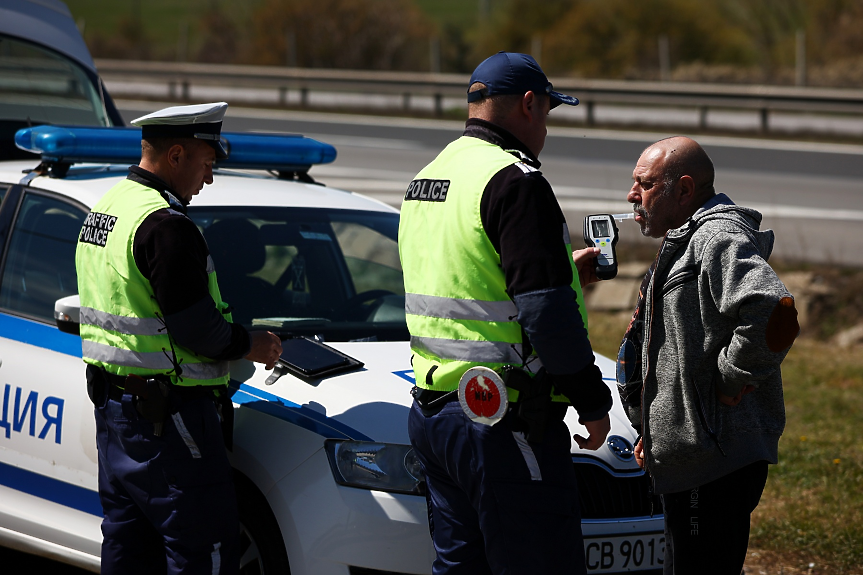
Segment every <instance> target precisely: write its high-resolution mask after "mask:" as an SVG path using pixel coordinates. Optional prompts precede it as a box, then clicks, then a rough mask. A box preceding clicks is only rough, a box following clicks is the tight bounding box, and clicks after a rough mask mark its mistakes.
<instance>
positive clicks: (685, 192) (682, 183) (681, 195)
mask: <svg viewBox="0 0 863 575" xmlns="http://www.w3.org/2000/svg"><path fill="white" fill-rule="evenodd" d="M694 200H695V180H693V179H692V176H681V177H680V179H679V180H677V203H678V205H680V207H686V206H689V205H690V204H691V203H692V202H693V201H694Z"/></svg>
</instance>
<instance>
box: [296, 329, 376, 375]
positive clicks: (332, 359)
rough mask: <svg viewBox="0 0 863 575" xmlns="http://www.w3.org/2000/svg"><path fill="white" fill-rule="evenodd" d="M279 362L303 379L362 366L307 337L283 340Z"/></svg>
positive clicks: (354, 360)
mask: <svg viewBox="0 0 863 575" xmlns="http://www.w3.org/2000/svg"><path fill="white" fill-rule="evenodd" d="M279 363H280V364H281V365H283V366H284V367H285V368H286V369H287V370H288V372H290V373H292V374H294V375H296V376H298V377H301V378H303V379H320V378H322V377H326V376H328V375H334V374H336V373H342V372H345V371H351V370H353V369H360V368H361V367H363V363H362V362H361V361H359V360H356V359H354V358H352V357H351V356H349V355H345V354H343V353H342V352H340V351H338V350H336V349H333V348H332V347H330V346H328V345H326V344H325V343H321V342H319V341H316V340H313V339H309V338H307V337H292V338H289V339H286V340H284V341H283V342H282V355H281V357H280V358H279Z"/></svg>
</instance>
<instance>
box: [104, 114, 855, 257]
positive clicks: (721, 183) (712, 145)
mask: <svg viewBox="0 0 863 575" xmlns="http://www.w3.org/2000/svg"><path fill="white" fill-rule="evenodd" d="M118 104H119V107H120V109H121V110H122V113H123V115H124V117H125V118H126V119H127V120H128V119H132V118H135V117H136V116H138V115H140V114H143V113H146V112H150V111H153V110H154V109H156V108H158V107H159V105H160V104H157V103H152V102H134V101H120V102H119V103H118ZM551 117H552V118H553V117H554V112H553V111H552V116H551ZM462 129H463V125H462V123H461V122H454V121H435V120H421V119H401V118H387V117H376V116H347V115H340V114H327V113H313V112H290V111H279V110H265V109H255V108H242V107H236V106H234V107H231V108H230V109H229V110H228V115H227V117H226V119H225V130H232V131H243V130H254V131H264V132H291V133H302V134H305V135H307V136H310V137H314V138H318V139H320V140H323V141H326V142H329V143H331V144H333V145H334V146H336V148H337V150H338V157H337V158H336V161H335V162H334V163H332V164H328V165H324V166H316V167H314V168H312V171H311V174H312V176H314V177H315V178H316V179H318V180H319V181H322V182H324V183H326V184H327V185H329V186H333V187H338V188H342V189H346V190H350V191H355V192H360V193H364V194H368V195H371V196H374V197H376V198H379V199H381V200H382V201H385V202H387V203H389V204H391V205H394V206H398V205H399V204H400V203H401V198H402V196H403V194H404V190H405V189H406V187H407V184H408V182H410V180H411V179H412V177H413V176H414V175H415V174H416V172H417V171H419V170H420V168H422V167H423V166H424V165H425V164H426V163H428V162H429V161H430V160H431V159H433V158H434V157H435V155H436V154H437V153H438V152H439V151H440V149H442V148H443V147H444V146H445V145H446V144H447V143H448V142H450V141H451V140H453V139H455V138H456V137H458V136H459V135H460V133H461V131H462ZM669 135H674V134H672V133H646V132H625V131H607V130H606V131H602V130H589V129H580V128H556V127H551V128H550V129H549V136H548V140H547V142H546V145H545V149H544V150H543V152H542V154H541V155H540V159H541V160H542V162H543V165H542V170H543V173H544V174H545V175H546V177H547V178H548V179H549V181H550V182H551V183H552V186H553V187H554V189H555V193H556V194H557V196H558V199H559V201H560V203H561V206H562V207H563V209H564V212H565V214H566V217H567V220H568V221H569V224H570V229H571V230H573V233H574V234H575V233H577V230H580V229H581V221H582V219H583V217H584V216H585V215H586V214H588V213H599V212H611V213H620V212H624V211H630V210H631V207H630V206H629V205H628V204H627V203H626V192H627V191H628V189H629V187H630V185H631V182H632V168H633V167H634V166H635V162H636V160H637V159H638V156H639V154H640V153H641V151H642V150H643V149H644V148H645V147H646V146H647V145H648V144H650V143H652V142H653V141H655V140H657V139H659V138H662V137H666V136H669ZM698 140H699V142H701V144H702V145H703V146H704V148H705V149H706V150H707V152H708V154H710V156H711V157H712V158H713V161H714V164H715V165H716V173H717V176H716V189H717V191H720V192H724V193H726V194H728V195H729V196H730V197H731V198H732V199H733V200H734V201H735V202H737V203H739V204H744V205H747V206H750V207H753V208H756V209H758V210H760V211H761V212H762V214H763V215H764V221H763V224H762V227H763V228H770V229H773V230H774V231H775V232H776V245H775V249H774V255H773V257H776V258H783V259H787V260H792V261H794V260H799V261H808V262H827V263H834V264H843V265H852V266H861V265H863V145H860V146H856V145H847V144H823V143H811V142H794V141H787V140H766V139H753V138H743V137H740V138H730V137H716V136H702V137H699V138H698ZM621 238H622V239H621V241H622V242H631V243H640V244H644V243H645V242H654V243H655V242H656V241H655V240H646V239H644V238H642V237H641V234H640V232H639V230H638V227H637V224H635V223H634V222H631V221H630V222H623V223H621Z"/></svg>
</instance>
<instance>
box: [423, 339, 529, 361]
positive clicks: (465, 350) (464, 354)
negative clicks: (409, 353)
mask: <svg viewBox="0 0 863 575" xmlns="http://www.w3.org/2000/svg"><path fill="white" fill-rule="evenodd" d="M521 347H522V345H521V344H518V345H513V344H511V343H507V342H503V341H469V340H464V339H442V338H438V337H414V336H411V348H412V349H416V350H421V351H425V352H426V353H428V354H431V355H434V356H436V357H438V358H440V359H449V360H452V361H468V362H481V363H507V364H516V365H520V364H521V356H520V355H519V352H520V351H521Z"/></svg>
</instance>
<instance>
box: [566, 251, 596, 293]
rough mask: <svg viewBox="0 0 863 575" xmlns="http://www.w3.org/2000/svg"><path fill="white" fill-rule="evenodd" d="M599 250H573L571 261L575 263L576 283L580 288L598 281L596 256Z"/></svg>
mask: <svg viewBox="0 0 863 575" xmlns="http://www.w3.org/2000/svg"><path fill="white" fill-rule="evenodd" d="M600 251H601V250H600V249H599V248H584V249H583V250H575V251H574V252H572V261H574V262H575V269H577V270H578V281H579V283H580V284H581V287H584V286H586V285H588V284H592V283H595V282H598V281H599V278H598V277H596V265H594V264H595V261H594V260H596V256H598V255H599V252H600Z"/></svg>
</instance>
